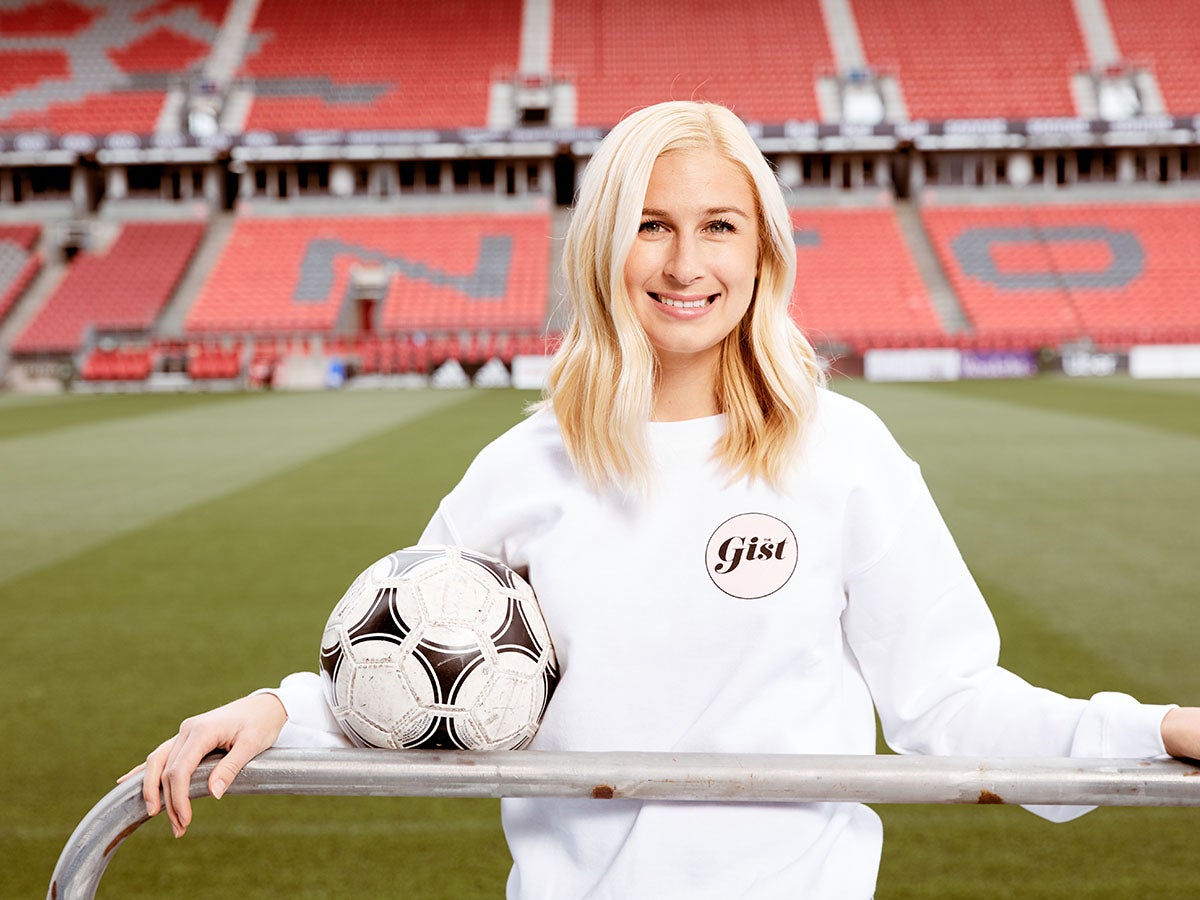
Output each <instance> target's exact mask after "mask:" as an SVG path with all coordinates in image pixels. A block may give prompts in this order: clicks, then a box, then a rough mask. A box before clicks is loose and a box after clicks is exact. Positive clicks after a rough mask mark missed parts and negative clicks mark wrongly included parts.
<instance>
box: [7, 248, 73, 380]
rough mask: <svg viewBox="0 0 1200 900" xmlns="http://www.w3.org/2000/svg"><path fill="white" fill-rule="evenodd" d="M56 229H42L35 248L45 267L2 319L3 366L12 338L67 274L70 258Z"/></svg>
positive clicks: (27, 322)
mask: <svg viewBox="0 0 1200 900" xmlns="http://www.w3.org/2000/svg"><path fill="white" fill-rule="evenodd" d="M53 231H54V229H52V228H43V229H42V236H41V239H40V240H39V241H38V243H37V245H36V246H35V248H34V249H35V251H36V252H38V253H40V254H41V255H42V268H41V270H40V271H39V272H38V273H37V275H35V276H34V277H33V280H32V281H31V282H30V283H29V286H28V287H26V288H25V292H24V293H23V294H22V295H21V297H20V298H18V300H17V302H16V305H14V306H13V308H12V310H10V311H9V314H8V316H7V317H5V319H4V322H3V323H0V354H2V356H0V370H2V369H3V368H4V364H5V363H6V362H7V356H8V348H9V347H10V346H12V342H13V340H14V339H15V338H16V336H17V335H18V334H20V333H21V332H22V331H24V330H25V326H27V325H28V324H29V323H30V322H31V321H32V320H33V317H34V316H35V315H37V313H38V310H40V309H41V308H42V306H43V304H45V302H46V300H47V299H48V298H49V297H50V295H51V294H53V293H54V291H55V290H56V289H57V288H58V284H59V282H60V281H62V280H63V277H64V276H65V275H66V274H67V262H66V260H64V259H63V255H62V251H61V250H60V248H59V246H58V242H57V237H56V236H55V235H54V234H53Z"/></svg>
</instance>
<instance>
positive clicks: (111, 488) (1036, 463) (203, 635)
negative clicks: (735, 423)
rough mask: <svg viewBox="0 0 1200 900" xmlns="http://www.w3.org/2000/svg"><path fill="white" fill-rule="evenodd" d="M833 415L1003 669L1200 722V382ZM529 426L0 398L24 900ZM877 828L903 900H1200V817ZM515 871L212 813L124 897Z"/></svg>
mask: <svg viewBox="0 0 1200 900" xmlns="http://www.w3.org/2000/svg"><path fill="white" fill-rule="evenodd" d="M835 388H836V389H837V390H839V391H842V392H844V393H847V394H850V395H851V396H854V397H857V398H859V399H861V400H863V401H864V402H866V403H867V404H868V405H870V406H871V407H872V408H873V409H875V410H876V411H877V412H878V413H879V414H880V415H881V416H882V417H883V418H884V420H885V421H886V422H887V423H888V424H889V426H890V427H891V428H892V430H893V432H894V433H895V434H896V436H897V437H898V438H899V440H900V442H901V443H902V444H903V445H904V446H905V447H906V449H907V450H908V451H909V453H910V454H911V455H912V456H913V457H914V458H915V459H917V460H918V461H919V462H920V463H921V464H922V468H923V470H924V473H925V477H926V479H927V480H928V482H929V484H930V486H931V488H932V490H933V492H934V496H935V497H936V498H937V500H938V503H939V506H940V507H941V509H942V512H943V514H944V515H945V517H946V519H947V521H948V522H949V523H950V526H951V529H952V530H953V532H954V534H955V536H956V538H957V540H958V543H959V545H960V547H961V548H962V550H963V553H964V555H965V557H966V559H967V561H968V563H969V564H970V565H971V568H972V570H973V571H974V573H975V575H976V578H977V579H978V580H979V582H980V584H981V586H982V587H983V590H984V593H985V594H986V595H987V596H988V598H989V601H990V603H991V605H992V609H993V611H994V612H995V614H996V618H997V619H998V621H999V624H1000V630H1001V634H1002V636H1003V639H1004V645H1003V651H1002V659H1003V662H1004V663H1005V664H1006V665H1007V666H1009V667H1010V668H1012V669H1013V670H1015V671H1016V672H1018V673H1019V674H1021V675H1023V676H1024V677H1026V678H1028V679H1029V680H1030V681H1033V682H1035V683H1037V684H1041V685H1043V686H1045V687H1049V688H1052V689H1055V690H1059V691H1062V692H1064V693H1069V694H1073V695H1076V696H1088V695H1090V694H1091V693H1094V692H1095V691H1099V690H1121V691H1126V692H1129V693H1132V694H1134V695H1135V696H1138V697H1139V698H1141V699H1143V700H1146V701H1151V702H1168V701H1183V702H1189V703H1200V678H1198V677H1197V676H1198V675H1200V662H1197V654H1196V651H1195V648H1196V644H1197V635H1198V634H1200V626H1198V625H1197V624H1196V620H1195V613H1194V607H1195V606H1196V605H1197V600H1200V589H1198V588H1197V584H1200V539H1198V538H1197V529H1196V514H1197V510H1200V382H1194V381H1189V382H1170V383H1167V382H1136V381H1132V380H1128V379H1105V380H1094V381H1093V380H1078V381H1076V380H1066V379H1056V378H1046V379H1042V380H1037V381H1028V382H972V383H957V384H946V385H920V386H918V385H870V384H866V383H862V382H845V381H841V382H836V383H835ZM533 399H535V397H534V395H533V394H528V393H520V392H516V391H489V392H475V391H461V392H457V391H447V392H436V391H428V392H394V393H368V392H346V393H339V394H239V395H179V396H97V397H85V396H69V397H53V398H30V397H13V396H0V604H2V608H3V609H4V611H5V613H6V619H7V621H8V623H9V628H8V636H9V637H8V641H7V646H6V652H5V660H6V662H5V667H4V672H5V674H6V676H7V681H8V687H7V689H6V690H5V691H4V694H3V699H2V700H0V704H2V705H0V710H2V715H3V722H4V738H5V740H4V747H5V755H4V761H5V765H4V766H3V769H2V770H0V792H2V793H0V871H3V872H4V876H3V879H0V883H2V884H3V887H2V888H0V894H3V895H4V896H12V897H36V896H41V895H43V894H44V893H45V891H46V888H47V885H48V883H49V879H50V874H51V871H52V869H53V866H54V862H55V860H56V858H57V856H58V853H59V851H60V850H61V849H62V846H63V844H64V842H65V841H66V839H67V837H68V836H69V834H70V832H71V831H72V829H73V828H74V827H75V825H76V824H77V823H78V821H79V820H80V819H81V818H82V817H83V815H84V814H85V813H86V812H87V810H88V809H89V808H90V807H91V806H92V805H93V804H94V803H95V802H96V800H98V799H99V798H100V797H101V796H103V794H105V793H106V792H107V791H108V790H109V789H110V788H111V787H112V785H113V781H114V779H115V778H116V776H117V775H119V774H120V773H121V772H124V771H125V770H126V769H128V768H129V767H130V766H132V765H133V764H135V763H136V762H138V761H139V760H140V759H141V758H142V757H144V756H145V754H146V752H147V751H148V750H150V749H151V748H152V747H153V746H154V745H155V744H156V743H158V742H159V741H160V740H162V739H163V738H164V737H166V736H168V735H169V734H171V733H173V731H174V729H175V728H176V727H177V725H178V723H179V720H180V719H181V718H182V717H183V716H185V715H188V714H191V713H195V712H199V711H201V710H203V709H207V708H209V707H211V706H215V705H217V704H219V703H222V702H224V701H226V700H228V699H230V698H232V697H234V696H237V695H240V694H243V693H245V692H247V691H249V690H251V689H253V688H255V687H259V686H262V685H266V684H275V683H277V681H278V679H279V677H280V676H281V675H283V674H285V673H287V672H291V671H295V670H297V669H312V668H315V665H316V659H317V647H318V644H319V640H320V634H321V628H322V626H323V624H324V622H325V618H326V616H327V615H328V613H329V610H330V609H331V607H332V605H333V603H334V602H335V601H336V599H337V598H338V597H339V596H340V595H341V593H342V591H343V590H344V589H345V587H346V586H347V585H348V584H349V582H350V580H351V579H352V578H353V577H354V575H356V574H357V573H358V572H359V571H360V570H361V569H362V568H363V567H364V566H365V565H366V564H368V563H369V562H371V561H373V560H374V559H376V558H378V557H380V556H382V555H384V554H385V553H387V552H389V551H391V550H394V549H396V548H398V547H401V546H404V545H406V544H410V543H413V542H415V540H416V538H417V536H418V535H419V533H420V531H421V528H422V527H423V525H424V523H425V521H426V520H427V519H428V517H429V516H430V515H431V514H432V512H433V510H434V508H435V506H436V504H437V502H438V500H439V498H440V497H441V496H442V494H444V493H445V492H446V490H448V489H449V487H450V486H452V485H453V483H454V482H455V481H456V480H457V478H458V476H459V475H460V474H461V472H462V470H463V469H464V468H465V466H466V465H467V463H468V462H469V461H470V459H471V458H472V456H473V455H474V454H475V452H476V451H477V450H478V449H479V448H480V447H481V446H482V445H483V443H485V442H486V441H487V440H488V439H490V438H491V437H493V436H495V435H496V434H498V433H500V432H501V431H502V430H503V429H505V428H506V427H508V425H510V424H511V423H513V422H515V421H516V420H517V419H518V418H519V417H520V416H521V411H522V409H523V407H524V405H525V404H527V403H528V402H530V401H531V400H533ZM551 625H553V623H551ZM878 809H879V812H880V813H881V815H882V816H883V818H884V824H885V830H886V835H887V836H886V839H885V844H884V859H883V868H882V873H881V877H880V885H879V892H878V897H879V898H880V900H889V898H952V897H962V898H996V900H999V898H1006V897H1013V896H1019V897H1022V898H1063V897H1071V898H1114V900H1115V898H1122V900H1125V898H1130V897H1141V896H1153V897H1156V898H1173V897H1180V898H1183V897H1195V896H1200V867H1198V866H1197V865H1196V862H1195V849H1194V834H1195V832H1194V831H1193V829H1197V828H1200V811H1194V810H1179V809H1104V810H1099V811H1097V812H1095V813H1092V814H1091V815H1088V816H1085V817H1084V818H1083V819H1080V820H1078V821H1076V822H1074V823H1070V824H1067V825H1051V824H1049V823H1046V822H1044V821H1042V820H1040V819H1038V818H1036V817H1034V816H1033V815H1031V814H1029V813H1027V812H1025V811H1023V810H1020V809H1015V808H1007V807H995V806H989V807H979V808H976V807H970V808H962V807H898V806H891V807H879V808H878ZM507 868H508V856H507V851H506V849H505V846H504V842H503V837H502V835H501V833H500V829H499V823H498V815H497V804H496V803H495V802H494V801H485V800H432V799H379V798H336V799H328V798H311V797H239V796H231V797H229V798H226V799H225V800H222V801H220V802H215V801H212V800H209V799H205V800H201V801H198V802H197V804H196V820H195V822H194V824H193V826H192V828H191V830H190V831H189V833H188V835H187V837H186V838H185V839H183V840H182V841H178V842H176V841H174V840H173V839H172V838H171V836H170V830H169V828H168V827H167V823H166V821H165V819H160V820H157V821H154V822H151V823H149V824H148V825H146V826H145V827H143V828H142V829H140V830H139V831H138V832H137V833H136V834H135V835H133V837H131V838H130V839H129V840H128V841H127V842H126V843H125V844H124V845H123V847H122V848H121V850H120V851H119V852H117V854H116V855H115V857H114V859H113V862H112V864H111V865H110V866H109V869H108V872H107V874H106V875H105V877H104V880H103V882H102V884H101V889H100V892H99V896H100V897H122V898H152V897H153V898H164V897H179V898H185V897H186V898H207V897H214V898H215V897H226V896H229V895H231V894H236V895H241V896H246V897H289V898H305V897H313V898H316V897H328V896H388V897H397V898H410V897H411V898H446V900H450V898H454V900H466V898H494V897H499V896H502V895H503V884H504V878H505V875H506V873H507Z"/></svg>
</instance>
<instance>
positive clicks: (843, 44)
mask: <svg viewBox="0 0 1200 900" xmlns="http://www.w3.org/2000/svg"><path fill="white" fill-rule="evenodd" d="M821 14H822V18H823V19H824V20H825V31H826V33H827V34H828V35H829V46H830V48H831V49H832V50H833V58H834V61H835V62H836V64H837V69H838V71H839V72H846V71H849V70H850V69H862V68H865V67H866V65H867V56H866V54H865V53H864V52H863V45H862V37H861V36H860V35H859V33H858V23H857V22H856V21H855V20H854V10H853V9H851V8H850V2H849V0H821Z"/></svg>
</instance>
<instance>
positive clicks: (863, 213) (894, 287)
mask: <svg viewBox="0 0 1200 900" xmlns="http://www.w3.org/2000/svg"><path fill="white" fill-rule="evenodd" d="M792 222H793V224H794V225H795V227H796V229H797V230H799V231H802V232H805V233H806V236H807V237H808V240H804V241H799V242H798V243H799V247H798V249H797V277H796V288H795V292H794V293H793V295H792V303H793V307H792V315H793V317H794V318H795V319H796V321H797V323H798V324H799V325H800V327H801V329H802V330H804V332H805V333H806V334H807V335H808V337H809V339H810V340H811V341H813V342H814V343H817V344H850V345H852V346H860V347H861V346H868V345H869V346H881V345H882V344H885V343H887V344H894V343H896V342H897V341H909V342H912V341H915V342H917V343H920V344H927V343H929V342H931V341H941V340H943V339H945V335H944V334H943V332H942V328H941V324H940V323H939V321H938V318H937V315H936V314H935V313H934V310H933V306H932V305H931V303H930V300H929V293H928V291H927V290H926V288H925V285H924V283H923V282H922V280H921V275H920V273H919V272H918V271H917V267H916V263H915V262H914V261H913V258H912V255H911V253H910V252H909V250H908V246H907V244H906V243H905V242H904V237H903V235H902V234H901V232H900V226H899V223H898V221H897V219H896V215H895V212H894V211H893V210H892V209H891V208H890V207H888V208H883V209H803V210H793V211H792Z"/></svg>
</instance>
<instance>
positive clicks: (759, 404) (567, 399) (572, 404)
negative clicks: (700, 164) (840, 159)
mask: <svg viewBox="0 0 1200 900" xmlns="http://www.w3.org/2000/svg"><path fill="white" fill-rule="evenodd" d="M695 149H706V150H715V151H716V152H717V153H719V154H720V155H721V156H722V157H724V158H725V159H728V160H729V161H730V162H732V163H734V164H735V165H737V166H738V167H739V168H740V169H741V170H742V171H743V172H744V173H745V175H746V178H747V181H748V182H749V184H750V187H751V189H752V191H753V193H754V195H755V209H756V213H757V216H758V225H759V228H758V233H759V266H758V268H759V271H758V286H757V290H756V292H755V296H754V299H753V300H752V302H751V304H750V308H749V310H748V312H747V314H746V315H745V316H744V317H743V318H742V320H741V322H739V324H738V325H737V327H736V328H734V329H733V331H732V332H731V333H730V334H729V335H728V337H726V339H725V341H724V343H723V344H722V347H721V355H720V364H719V366H720V367H719V374H718V379H717V384H718V387H717V394H718V395H717V398H716V399H717V404H718V408H719V409H720V410H721V411H722V412H724V413H725V415H726V430H725V436H724V437H723V438H722V439H721V440H720V442H719V443H718V444H717V447H716V449H715V451H714V456H715V457H716V458H717V459H718V460H719V461H720V463H721V464H722V465H723V467H724V468H725V469H726V470H727V471H728V472H729V475H730V478H731V480H736V479H737V478H740V477H750V478H763V479H765V480H766V481H767V482H769V483H771V484H774V485H776V486H780V485H781V484H782V481H783V479H784V476H785V473H786V471H787V469H788V465H789V462H790V461H791V460H792V459H793V458H794V454H795V452H796V449H797V448H798V446H799V443H800V439H801V437H802V434H803V430H804V426H805V424H806V423H807V421H808V419H809V418H810V416H811V414H812V411H813V410H814V408H815V405H816V395H817V388H818V386H819V385H820V384H822V383H823V381H824V376H823V374H822V372H821V368H820V366H819V365H818V362H817V359H816V354H815V353H814V352H813V349H812V346H811V345H810V344H809V343H808V341H807V340H806V339H805V338H804V335H803V334H801V332H800V330H799V329H798V328H797V327H796V325H795V323H794V322H793V321H792V319H791V317H790V315H789V314H788V304H789V303H790V301H791V295H792V286H793V284H794V282H795V278H796V247H795V241H794V240H793V237H792V222H791V217H790V216H789V214H788V209H787V203H786V201H785V200H784V197H783V192H782V190H781V189H780V185H779V182H778V180H777V179H776V177H775V174H774V172H773V171H772V170H771V167H770V165H769V164H768V163H767V161H766V160H765V159H764V158H763V155H762V153H761V152H760V151H759V149H758V147H757V146H756V145H755V143H754V139H753V138H752V137H751V136H750V133H749V132H748V131H747V129H746V126H745V125H744V124H743V123H742V122H741V120H740V119H738V118H737V116H735V115H734V114H733V113H732V112H731V111H730V110H728V109H726V108H725V107H723V106H718V105H715V104H711V103H697V102H692V101H672V102H669V103H660V104H658V105H656V106H651V107H648V108H646V109H642V110H640V111H638V112H635V113H633V114H632V115H630V116H629V117H628V118H626V119H624V120H623V121H622V122H621V123H620V124H618V125H617V126H616V128H614V129H613V130H612V131H611V132H610V133H609V135H608V136H607V137H606V138H605V139H604V140H603V141H602V142H601V144H600V146H599V148H598V149H597V151H596V153H595V155H594V156H593V157H592V159H591V161H590V162H589V163H588V166H587V169H586V171H585V172H584V175H583V179H582V181H581V183H580V188H579V194H578V197H577V198H576V203H575V209H574V212H573V214H572V218H571V224H570V227H569V228H568V231H567V237H566V245H565V247H564V248H563V274H564V276H565V280H566V288H567V293H568V297H569V299H570V303H571V307H572V312H573V316H572V320H571V324H570V325H569V327H568V328H567V330H566V334H565V335H564V339H563V343H562V346H561V347H560V348H559V351H558V353H557V354H556V356H555V359H554V362H553V364H552V366H551V369H550V376H549V381H548V386H547V400H548V401H549V403H550V404H551V405H552V406H553V409H554V413H555V416H556V417H557V419H558V423H559V427H560V429H561V431H562V435H563V440H564V442H565V444H566V449H567V453H568V455H569V456H570V458H571V461H572V463H573V464H574V465H575V467H576V469H577V470H578V471H579V472H580V473H581V474H582V475H583V477H584V478H585V479H586V480H587V481H588V483H589V484H590V485H591V486H592V487H593V488H595V489H598V490H599V489H603V488H605V487H609V486H613V487H618V488H623V489H629V490H633V491H640V490H644V489H646V488H648V487H649V486H650V484H651V481H652V476H651V471H650V465H649V458H648V455H647V452H646V423H647V422H648V421H649V420H650V414H651V409H652V405H653V400H654V387H655V384H656V381H657V361H656V357H655V353H654V350H653V348H652V347H651V345H650V342H649V340H648V339H647V337H646V334H645V332H644V331H643V329H642V327H641V326H640V325H639V324H638V321H637V318H636V315H635V312H634V309H633V304H632V301H631V299H630V297H629V296H628V293H627V292H626V290H625V281H624V270H625V261H626V259H627V258H628V256H629V252H630V248H631V247H632V245H633V242H634V239H635V237H636V235H637V231H638V227H639V224H640V222H641V217H642V208H643V204H644V202H645V197H646V189H647V186H648V185H649V183H650V173H651V170H652V169H653V168H654V163H655V161H656V160H657V159H658V157H659V156H661V155H662V154H663V153H667V152H669V151H672V150H695Z"/></svg>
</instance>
